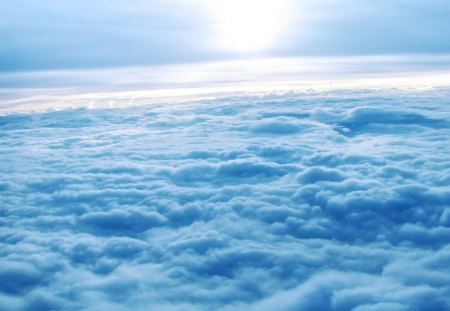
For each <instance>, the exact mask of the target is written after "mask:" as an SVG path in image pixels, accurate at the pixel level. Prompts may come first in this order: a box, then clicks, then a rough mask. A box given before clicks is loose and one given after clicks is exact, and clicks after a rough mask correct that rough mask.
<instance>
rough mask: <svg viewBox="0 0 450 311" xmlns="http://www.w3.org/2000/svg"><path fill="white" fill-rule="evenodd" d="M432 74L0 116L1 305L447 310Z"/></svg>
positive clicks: (443, 204)
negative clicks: (360, 85)
mask: <svg viewBox="0 0 450 311" xmlns="http://www.w3.org/2000/svg"><path fill="white" fill-rule="evenodd" d="M449 94H450V90H449V89H447V88H440V89H431V90H428V91H417V90H410V91H398V90H390V91H380V90H379V91H373V90H343V91H339V90H336V91H329V92H322V93H308V92H304V93H288V94H285V95H280V94H278V95H267V96H266V97H264V98H261V97H255V98H249V97H242V98H236V99H230V98H228V99H227V100H219V99H217V100H212V101H206V102H201V103H196V104H177V105H170V106H167V105H162V104H161V105H150V106H142V107H133V108H123V109H68V110H61V111H53V112H52V111H50V112H43V113H28V114H10V115H5V116H1V117H0V137H1V139H0V161H1V163H2V165H1V166H0V192H1V196H0V206H1V209H0V216H1V218H0V224H1V227H2V229H1V231H0V254H1V259H0V261H1V264H0V267H1V268H0V278H1V279H2V282H1V283H0V305H1V306H2V307H3V309H4V310H50V309H54V310H99V309H102V310H104V309H108V310H129V309H133V310H149V309H150V310H211V309H214V310H221V309H223V310H274V309H276V310H312V309H317V310H318V309H320V310H357V311H372V310H386V309H389V310H411V309H414V310H446V309H448V308H450V300H449V299H448V297H450V286H449V285H448V284H450V283H449V280H450V273H449V270H448V269H447V267H446V263H447V262H448V260H449V258H450V257H449V256H450V249H449V247H448V243H449V242H450V228H449V219H450V217H449V214H450V213H449V208H448V206H449V205H450V188H449V186H448V183H447V182H446V181H447V180H448V176H447V175H448V172H449V171H450V163H449V161H448V153H449V151H450V150H449V149H450V147H449V146H450V143H449V137H450V123H449V122H450V114H449V112H448V109H447V106H446V105H447V98H448V95H449Z"/></svg>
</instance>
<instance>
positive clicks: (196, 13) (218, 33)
mask: <svg viewBox="0 0 450 311" xmlns="http://www.w3.org/2000/svg"><path fill="white" fill-rule="evenodd" d="M0 15H1V16H2V18H1V19H0V38H1V44H0V70H2V71H3V72H5V71H29V70H46V69H61V68H64V69H67V68H97V67H120V66H143V65H155V64H156V65H159V64H177V63H197V62H204V61H221V60H234V59H246V58H260V57H263V58H264V57H299V56H342V55H386V54H389V55H392V54H448V53H450V41H449V40H448V33H449V32H450V19H449V18H448V16H449V15H450V4H449V2H448V1H446V0H430V1H420V0H398V1H388V0H381V1H369V0H358V1H357V0H339V1H338V0H325V1H312V0H302V1H295V0H281V1H275V0H262V1H256V0H243V1H237V0H229V1H225V0H215V1H207V0H183V1H181V0H164V1H163V0H150V1H144V0H136V1H132V2H124V1H106V0H91V1H87V0H80V1H69V0H61V1H53V0H42V1H28V0H14V1H12V0H0Z"/></svg>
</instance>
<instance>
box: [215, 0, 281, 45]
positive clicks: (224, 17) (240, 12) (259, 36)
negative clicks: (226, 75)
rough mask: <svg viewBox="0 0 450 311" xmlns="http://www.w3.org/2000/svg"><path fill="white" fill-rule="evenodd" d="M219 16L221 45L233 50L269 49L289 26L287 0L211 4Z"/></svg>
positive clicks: (236, 0)
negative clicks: (286, 25) (287, 24)
mask: <svg viewBox="0 0 450 311" xmlns="http://www.w3.org/2000/svg"><path fill="white" fill-rule="evenodd" d="M211 2H212V3H214V4H213V9H214V11H215V14H216V16H217V26H218V33H219V34H218V41H219V45H220V46H221V47H222V48H224V49H227V50H233V51H256V50H262V49H264V48H267V47H269V46H270V45H271V44H273V43H274V41H275V40H276V37H277V35H278V34H279V33H280V31H281V30H282V28H283V26H284V25H285V23H286V19H287V13H288V3H287V0H218V1H211Z"/></svg>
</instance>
